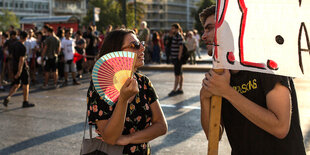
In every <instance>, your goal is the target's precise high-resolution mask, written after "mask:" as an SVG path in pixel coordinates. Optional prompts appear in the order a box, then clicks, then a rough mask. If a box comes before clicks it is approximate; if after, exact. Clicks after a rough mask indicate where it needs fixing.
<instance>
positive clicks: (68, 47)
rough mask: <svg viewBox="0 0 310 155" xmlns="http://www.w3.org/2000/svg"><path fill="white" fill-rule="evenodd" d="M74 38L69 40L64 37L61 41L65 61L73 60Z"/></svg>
mask: <svg viewBox="0 0 310 155" xmlns="http://www.w3.org/2000/svg"><path fill="white" fill-rule="evenodd" d="M74 47H75V40H74V39H72V38H70V39H69V40H68V39H66V38H64V39H62V41H61V48H62V49H63V51H62V52H63V53H64V56H65V61H68V60H73V56H74V53H75V48H74Z"/></svg>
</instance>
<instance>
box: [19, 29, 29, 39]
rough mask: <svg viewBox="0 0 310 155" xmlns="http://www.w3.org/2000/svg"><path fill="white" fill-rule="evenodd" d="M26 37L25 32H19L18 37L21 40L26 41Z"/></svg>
mask: <svg viewBox="0 0 310 155" xmlns="http://www.w3.org/2000/svg"><path fill="white" fill-rule="evenodd" d="M27 36H28V33H27V32H26V31H21V32H20V34H19V37H20V38H21V39H26V38H27Z"/></svg>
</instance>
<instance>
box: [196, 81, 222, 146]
mask: <svg viewBox="0 0 310 155" xmlns="http://www.w3.org/2000/svg"><path fill="white" fill-rule="evenodd" d="M205 81H206V79H203V81H202V87H201V89H200V108H201V113H200V121H201V126H202V129H203V131H204V133H205V135H206V137H207V139H209V120H210V105H211V97H212V94H211V93H210V92H209V91H207V87H206V85H205V84H204V82H205ZM223 132H224V127H223V122H222V121H221V124H220V135H219V139H220V140H221V138H222V135H223Z"/></svg>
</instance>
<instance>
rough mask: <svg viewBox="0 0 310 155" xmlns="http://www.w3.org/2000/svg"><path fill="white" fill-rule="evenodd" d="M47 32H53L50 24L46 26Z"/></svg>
mask: <svg viewBox="0 0 310 155" xmlns="http://www.w3.org/2000/svg"><path fill="white" fill-rule="evenodd" d="M46 30H47V32H50V33H53V32H54V29H53V27H52V26H47V29H46Z"/></svg>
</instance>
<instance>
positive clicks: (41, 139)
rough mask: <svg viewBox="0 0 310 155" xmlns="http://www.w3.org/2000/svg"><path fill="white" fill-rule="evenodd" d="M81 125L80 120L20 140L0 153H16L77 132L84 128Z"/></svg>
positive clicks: (82, 123)
mask: <svg viewBox="0 0 310 155" xmlns="http://www.w3.org/2000/svg"><path fill="white" fill-rule="evenodd" d="M83 125H84V122H81V123H78V124H75V125H71V126H69V127H66V128H63V129H60V130H57V131H54V132H51V133H48V134H45V135H42V136H38V137H34V138H31V139H29V140H25V141H22V142H20V143H17V144H14V145H12V146H9V147H6V148H3V149H1V150H0V154H12V153H16V152H19V151H22V150H25V149H28V148H31V147H33V146H36V145H40V144H42V143H45V142H48V141H52V140H55V139H57V138H61V137H65V136H68V135H72V134H75V133H77V132H80V131H83V129H84V128H83V127H84V126H83ZM81 142H82V141H81Z"/></svg>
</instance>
